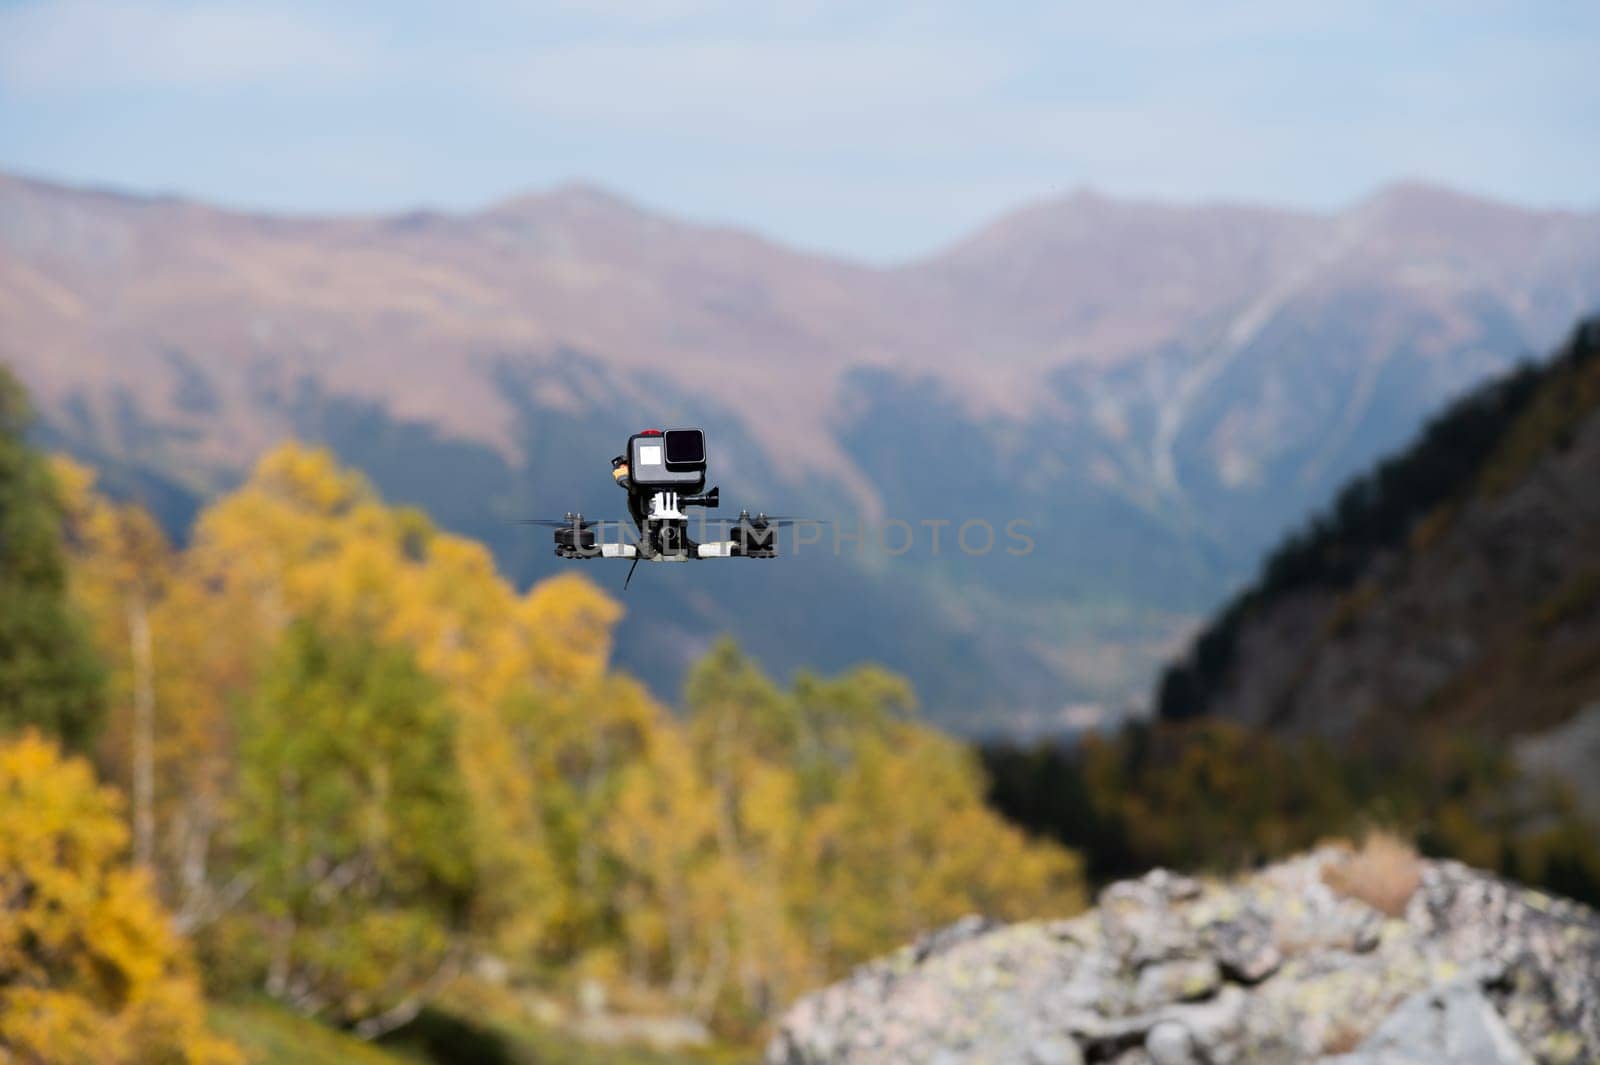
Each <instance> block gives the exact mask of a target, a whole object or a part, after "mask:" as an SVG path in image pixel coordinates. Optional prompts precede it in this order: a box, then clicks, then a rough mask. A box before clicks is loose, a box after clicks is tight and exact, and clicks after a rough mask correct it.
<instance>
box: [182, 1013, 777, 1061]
mask: <svg viewBox="0 0 1600 1065" xmlns="http://www.w3.org/2000/svg"><path fill="white" fill-rule="evenodd" d="M210 1017H211V1024H212V1027H213V1028H214V1029H215V1030H216V1031H217V1032H218V1033H219V1034H221V1035H223V1036H226V1037H227V1038H229V1039H231V1040H233V1041H234V1043H236V1044H237V1045H238V1046H239V1047H240V1048H241V1049H242V1050H243V1051H244V1052H245V1055H246V1057H247V1058H248V1060H249V1061H250V1063H251V1065H465V1063H467V1062H471V1063H472V1065H725V1063H730V1062H734V1061H753V1060H755V1057H756V1055H754V1054H753V1053H750V1054H740V1053H738V1052H736V1051H735V1052H730V1051H728V1050H722V1051H707V1052H705V1053H699V1054H696V1053H692V1052H687V1051H684V1052H670V1051H656V1050H649V1049H645V1048H640V1047H621V1046H603V1045H598V1044H590V1043H584V1042H581V1041H579V1040H576V1039H574V1038H572V1037H571V1036H569V1035H565V1034H563V1033H561V1032H558V1031H554V1030H552V1029H549V1028H542V1027H539V1026H537V1025H535V1024H532V1023H528V1024H515V1025H506V1024H499V1023H495V1022H478V1021H476V1020H468V1019H464V1018H461V1017H457V1016H455V1015H452V1014H445V1013H439V1012H436V1011H432V1010H428V1011H424V1013H423V1016H422V1017H421V1018H419V1022H420V1023H419V1024H417V1025H415V1026H413V1028H412V1029H410V1030H408V1031H403V1032H400V1033H396V1034H395V1035H394V1036H391V1037H389V1038H388V1039H386V1040H385V1041H384V1043H383V1044H381V1045H374V1044H372V1043H368V1042H365V1041H363V1040H361V1039H357V1038H355V1037H354V1036H351V1035H347V1034H345V1033H344V1032H341V1031H338V1030H337V1029H334V1028H330V1027H328V1026H327V1025H324V1024H319V1023H318V1022H316V1021H313V1020H309V1019H307V1018H305V1017H301V1016H299V1015H298V1014H295V1013H292V1012H291V1011H289V1010H286V1009H284V1008H283V1007H282V1006H279V1005H277V1004H275V1003H272V1002H269V1001H266V1000H264V999H263V1000H256V999H251V1000H243V1001H232V1002H221V1003H215V1004H213V1005H212V1007H211V1011H210Z"/></svg>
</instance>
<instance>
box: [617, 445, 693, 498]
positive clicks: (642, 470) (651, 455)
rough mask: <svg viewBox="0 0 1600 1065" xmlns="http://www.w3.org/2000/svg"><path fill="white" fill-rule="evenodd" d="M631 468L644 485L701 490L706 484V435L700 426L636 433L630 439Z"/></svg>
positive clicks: (636, 481) (682, 489)
mask: <svg viewBox="0 0 1600 1065" xmlns="http://www.w3.org/2000/svg"><path fill="white" fill-rule="evenodd" d="M628 470H629V474H630V475H631V477H632V478H633V483H634V484H636V485H638V486H639V487H641V488H660V489H664V490H667V491H675V492H697V491H699V490H700V489H701V488H703V487H705V483H706V434H705V433H704V432H702V431H701V430H699V429H668V430H667V431H666V432H664V433H636V434H634V435H633V436H630V437H629V438H628Z"/></svg>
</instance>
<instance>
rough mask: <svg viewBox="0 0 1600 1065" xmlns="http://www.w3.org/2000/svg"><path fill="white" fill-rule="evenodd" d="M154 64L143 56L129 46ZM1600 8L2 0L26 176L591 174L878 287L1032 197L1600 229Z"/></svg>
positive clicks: (329, 196)
mask: <svg viewBox="0 0 1600 1065" xmlns="http://www.w3.org/2000/svg"><path fill="white" fill-rule="evenodd" d="M130 42H136V46H131V47H130ZM1597 44H1600V13H1597V12H1595V11H1590V10H1567V11H1560V10H1554V9H1550V8H1543V9H1536V10H1528V9H1525V8H1523V7H1519V6H1517V5H1512V4H1493V5H1488V6H1482V7H1479V8H1477V9H1475V10H1473V11H1472V12H1470V13H1465V14H1463V13H1459V12H1456V11H1452V10H1440V9H1431V8H1426V7H1422V6H1409V7H1407V8H1405V9H1396V8H1395V7H1393V6H1392V5H1391V6H1383V7H1380V6H1378V5H1331V4H1329V5H1320V6H1318V7H1315V8H1302V9H1297V10H1295V11H1293V12H1286V11H1280V10H1278V9H1276V8H1272V7H1269V6H1263V5H1257V4H1245V5H1238V6H1236V7H1232V8H1229V9H1227V10H1224V11H1221V12H1206V13H1205V15H1204V17H1195V16H1194V15H1192V14H1191V13H1190V12H1189V11H1188V9H1186V8H1185V7H1183V6H1181V5H1176V4H1171V5H1164V6H1162V7H1159V8H1158V9H1155V10H1153V11H1152V10H1146V11H1143V12H1140V13H1137V14H1125V13H1119V14H1112V13H1106V12H1102V11H1097V10H1093V9H1087V8H1080V9H1060V8H1057V7H1055V6H1050V5H1042V4H1038V5H1033V4H1030V5H1025V6H1022V7H1019V8H1014V9H1011V10H1008V11H1007V12H1006V13H1005V14H1004V15H1003V16H995V15H993V14H992V13H985V14H982V15H978V14H974V13H972V12H969V11H966V10H964V9H963V8H961V7H960V6H959V5H950V4H942V3H941V4H935V5H931V6H929V5H918V6H917V7H915V8H910V7H905V8H902V7H900V6H899V5H888V6H879V7H875V8H872V9H870V10H869V9H863V8H861V7H859V6H858V5H846V4H841V3H835V2H833V0H811V2H804V3H802V2H791V3H786V4H782V5H778V6H776V7H771V8H762V9H760V10H751V9H747V8H744V7H741V6H739V5H733V4H728V3H724V2H722V0H661V2H657V3H647V4H630V5H599V6H593V5H588V6H581V5H577V4H571V3H554V4H546V5H541V6H540V7H537V8H534V9H525V8H522V7H520V6H517V5H506V4H500V3H493V2H484V3H476V4H470V5H465V6H461V7H458V8H455V9H452V11H451V12H450V13H449V14H448V15H442V14H440V13H439V12H438V11H436V10H433V9H429V8H427V7H424V6H421V5H416V6H412V5H386V6H385V7H383V8H382V9H379V8H376V7H365V6H361V5H353V6H348V7H342V8H340V9H338V10H333V11H330V10H326V9H319V8H316V7H315V6H313V5H302V4H295V3H287V4H273V3H266V2H265V0H239V2H234V3H228V4H223V5H205V6H200V5H194V4H190V3H184V2H167V0H21V2H12V3H0V113H5V114H6V116H7V117H6V121H4V122H3V123H0V168H3V169H6V170H12V171H17V172H21V173H26V174H29V175H36V176H38V177H40V178H43V179H46V180H53V181H61V182H66V183H71V184H89V185H95V186H111V187H115V188H118V189H124V190H128V191H134V192H149V193H175V194H179V195H182V196H184V197H187V198H194V199H199V200H204V201H206V202H210V203H216V204H219V205H224V206H228V207H232V208H237V209H242V210H252V211H271V212H275V213H292V214H304V213H314V214H342V213H352V212H359V213H387V212H392V211H401V210H407V209H414V208H419V207H422V208H437V209H444V210H465V209H472V208H475V207H480V206H482V205H485V204H489V203H493V202H495V201H498V200H503V199H505V198H508V197H511V196H515V195H517V194H519V193H525V192H527V191H529V190H539V189H548V188H552V187H556V186H559V185H562V184H565V183H568V182H572V181H581V182H584V183H592V184H595V185H597V186H600V187H603V188H606V189H609V190H613V191H615V192H616V193H617V194H619V195H621V196H623V197H625V198H626V199H628V200H630V201H632V202H635V203H639V204H641V205H643V206H645V207H647V208H649V209H651V210H653V211H660V212H663V213H667V214H670V215H673V216H676V217H682V218H687V219H695V220H707V221H714V222H718V223H725V224H730V225H734V226H737V227H739V228H743V229H750V230H753V231H756V232H759V233H762V234H764V235H767V236H769V237H771V238H772V239H774V240H778V241H781V242H783V243H785V244H788V245H791V246H796V247H800V248H805V249H810V250H816V251H823V252H826V253H829V254H834V255H840V256H845V257H849V258H854V259H865V260H868V261H873V262H892V261H898V260H904V259H907V258H914V257H916V256H919V255H922V254H926V253H928V252H929V251H932V250H934V249H936V248H939V247H941V246H943V245H945V244H948V243H949V242H950V241H951V240H953V239H955V238H956V237H958V236H960V235H961V234H963V233H966V232H969V231H970V230H972V229H973V228H974V227H976V226H977V225H979V224H981V223H982V222H984V221H986V220H988V219H991V218H993V217H995V216H996V215H998V214H1000V213H1002V212H1004V211H1006V210H1008V209H1010V208H1013V207H1015V206H1017V205H1019V204H1024V203H1029V202H1035V201H1039V200H1044V199H1050V198H1054V197H1058V196H1061V195H1063V194H1066V193H1068V192H1070V191H1072V190H1074V189H1078V188H1082V187H1089V188H1093V189H1096V190H1102V191H1104V192H1106V193H1107V194H1111V195H1114V196H1117V197H1118V198H1133V199H1157V200H1163V201H1176V202H1185V203H1188V202H1195V201H1212V200H1226V201H1234V202H1246V203H1263V204H1270V205H1273V206H1282V207H1289V208H1298V209H1312V210H1321V211H1327V210H1332V209H1337V208H1339V207H1341V206H1345V205H1348V204H1350V203H1352V202H1356V201H1358V200H1359V199H1360V198H1361V197H1363V196H1364V195H1367V194H1369V193H1370V192H1371V191H1372V190H1373V189H1375V188H1378V187H1381V186H1383V185H1386V184H1389V183H1391V182H1393V181H1396V180H1402V181H1410V180H1415V181H1423V182H1428V183H1433V184H1440V185H1444V186H1447V187H1450V188H1453V189H1459V190H1462V191H1464V192H1467V193H1469V194H1472V195H1477V196H1483V197H1487V198H1491V199H1497V200H1504V201H1508V202H1512V203H1516V204H1519V205H1526V206H1531V207H1541V208H1545V207H1559V208H1572V209H1592V208H1594V207H1596V206H1600V202H1597V200H1600V196H1597V190H1596V189H1595V186H1594V183H1593V181H1592V179H1591V178H1590V175H1592V174H1593V173H1594V170H1595V165H1596V163H1600V147H1597V146H1600V137H1596V136H1594V133H1595V132H1596V128H1595V127H1596V123H1595V119H1594V117H1593V116H1594V115H1596V114H1600V86H1597V84H1596V83H1595V82H1594V80H1593V78H1592V77H1590V76H1589V74H1588V67H1589V60H1590V57H1592V55H1593V54H1594V53H1595V51H1596V50H1597V49H1596V46H1597Z"/></svg>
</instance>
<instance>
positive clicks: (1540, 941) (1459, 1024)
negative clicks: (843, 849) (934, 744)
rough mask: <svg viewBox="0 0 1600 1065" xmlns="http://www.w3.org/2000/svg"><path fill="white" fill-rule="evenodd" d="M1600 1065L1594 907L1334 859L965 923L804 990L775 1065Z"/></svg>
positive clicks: (1361, 860)
mask: <svg viewBox="0 0 1600 1065" xmlns="http://www.w3.org/2000/svg"><path fill="white" fill-rule="evenodd" d="M1597 1059H1600V914H1597V913H1595V911H1594V910H1591V909H1589V908H1588V907H1586V906H1582V905H1579V904H1578V903H1574V902H1569V901H1566V900H1564V899H1559V898H1552V897H1551V896H1549V895H1545V894H1542V893H1540V892H1536V891H1530V890H1528V889H1526V888H1521V887H1518V886H1517V885H1515V884H1512V883H1509V882H1507V881H1504V880H1500V879H1497V878H1495V877H1492V876H1490V875H1488V874H1486V873H1482V872H1479V871H1478V870H1475V869H1472V868H1469V867H1468V866H1465V865H1462V864H1460V863H1457V862H1441V861H1429V860H1421V859H1418V858H1416V856H1415V855H1407V854H1405V853H1404V852H1402V851H1399V850H1397V849H1395V848H1393V847H1389V848H1385V849H1381V850H1380V849H1378V848H1374V847H1372V846H1371V845H1370V844H1369V845H1368V846H1367V847H1366V848H1364V849H1363V850H1362V851H1359V852H1351V851H1350V850H1349V849H1348V848H1339V847H1324V848H1321V849H1318V850H1317V851H1314V852H1312V853H1310V854H1306V855H1302V856H1300V857H1298V858H1295V859H1292V860H1289V861H1285V862H1282V863H1279V864H1277V865H1273V866H1269V867H1267V868H1265V869H1263V870H1260V871H1259V872H1256V873H1253V874H1251V875H1249V876H1245V877H1241V878H1239V879H1237V880H1235V881H1233V882H1228V883H1219V882H1216V881H1200V880H1196V879H1192V878H1190V877H1186V876H1180V875H1175V874H1173V873H1170V872H1167V871H1165V870H1161V869H1157V870H1154V871H1152V872H1150V873H1147V874H1146V875H1145V876H1143V877H1141V878H1140V879H1138V880H1126V881H1121V882H1119V883H1116V884H1113V885H1111V886H1110V887H1108V888H1107V889H1106V890H1105V891H1104V892H1102V893H1101V896H1100V903H1099V906H1098V908H1097V909H1096V910H1094V911H1091V912H1090V913H1087V914H1084V915H1082V916H1079V917H1075V918H1072V919H1070V920H1056V921H1048V920H1039V921H1032V922H1025V923H1021V924H1014V925H1002V924H999V923H998V922H991V921H986V920H984V919H982V918H978V917H970V918H967V919H965V920H963V921H961V922H958V923H957V924H955V925H952V926H950V927H947V928H944V929H941V930H939V931H936V932H932V933H930V934H928V935H926V936H924V937H923V938H922V939H921V940H919V941H918V942H916V943H914V944H911V945H908V946H907V947H905V948H904V949H902V950H901V951H899V952H898V953H896V954H893V955H890V956H889V957H886V958H883V959H880V960H878V961H875V962H872V963H870V964H868V965H864V966H862V967H861V968H859V969H857V970H856V971H855V972H854V973H853V974H852V975H851V976H850V977H849V978H847V979H845V980H843V981H841V982H839V983H838V984H835V985H834V986H832V987H830V988H827V989H825V990H823V991H819V992H817V993H816V994H814V995H811V996H809V997H807V998H805V999H802V1000H801V1001H800V1002H799V1003H798V1004H797V1005H795V1006H794V1007H793V1008H792V1009H791V1010H790V1011H789V1013H788V1014H787V1015H786V1016H785V1018H784V1020H783V1022H782V1024H781V1025H780V1027H779V1029H778V1032H777V1034H776V1036H775V1037H774V1038H773V1040H772V1042H771V1043H770V1044H769V1046H768V1049H767V1055H766V1061H767V1062H768V1065H867V1063H879V1062H895V1061H939V1062H950V1063H952V1065H955V1063H960V1062H986V1061H1006V1062H1030V1063H1041V1065H1043V1063H1052V1065H1081V1063H1082V1062H1109V1063H1112V1065H1144V1063H1149V1062H1154V1063H1157V1065H1192V1063H1198V1062H1238V1063H1240V1065H1279V1063H1287V1062H1296V1063H1302V1062H1314V1063H1317V1065H1393V1063H1400V1062H1451V1063H1454V1065H1521V1063H1523V1062H1530V1061H1539V1062H1578V1061H1595V1060H1597Z"/></svg>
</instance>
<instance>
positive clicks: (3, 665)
mask: <svg viewBox="0 0 1600 1065" xmlns="http://www.w3.org/2000/svg"><path fill="white" fill-rule="evenodd" d="M30 420H31V415H30V412H29V409H28V401H27V397H26V395H25V394H24V393H23V390H22V387H21V386H20V385H19V384H18V383H17V381H16V379H15V378H13V377H12V376H11V374H10V373H9V372H7V371H6V370H5V368H4V367H0V729H15V728H18V727H20V726H23V725H34V726H37V727H38V728H40V729H42V730H43V731H45V732H46V733H48V734H50V735H53V736H58V737H60V738H61V740H62V741H63V742H64V743H65V744H67V745H68V746H69V747H72V748H74V749H78V750H82V749H84V748H85V747H86V746H87V745H88V743H89V741H90V740H91V739H92V738H93V736H94V734H95V730H96V728H97V726H98V725H99V722H100V717H101V710H102V694H101V688H102V681H103V671H102V668H101V665H100V663H99V661H98V659H97V658H96V656H95V653H94V650H93V645H92V644H91V642H90V639H89V636H88V633H87V630H86V626H85V625H84V624H83V622H82V621H81V620H80V619H79V617H78V616H77V614H76V613H75V612H74V611H73V610H72V608H71V606H70V605H69V603H68V601H67V596H66V586H67V579H66V568H65V564H64V562H63V560H62V551H61V530H62V511H61V504H60V501H59V500H58V498H57V495H56V489H55V484H54V482H53V481H52V479H51V477H50V472H49V470H48V468H47V467H46V465H45V462H44V460H43V458H42V457H41V456H40V455H39V454H38V453H36V452H35V451H34V450H33V449H32V448H30V447H29V446H28V445H27V443H26V442H25V441H24V439H23V434H24V433H25V432H26V430H27V427H28V424H29V422H30Z"/></svg>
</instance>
